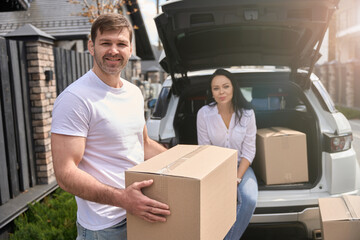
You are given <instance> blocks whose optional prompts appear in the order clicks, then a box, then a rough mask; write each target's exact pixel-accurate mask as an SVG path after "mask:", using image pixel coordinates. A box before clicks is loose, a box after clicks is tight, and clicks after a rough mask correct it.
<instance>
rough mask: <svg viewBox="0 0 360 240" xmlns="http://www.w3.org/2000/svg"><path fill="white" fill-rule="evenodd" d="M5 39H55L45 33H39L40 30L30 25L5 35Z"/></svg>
mask: <svg viewBox="0 0 360 240" xmlns="http://www.w3.org/2000/svg"><path fill="white" fill-rule="evenodd" d="M5 36H6V37H18V36H21V37H24V36H41V37H46V38H50V39H55V38H54V37H53V36H51V35H49V34H47V33H46V32H43V31H41V30H40V29H38V28H36V27H34V26H33V25H31V24H29V23H28V24H25V25H24V26H21V27H19V28H18V29H16V30H15V31H13V32H8V33H7V34H6V35H5Z"/></svg>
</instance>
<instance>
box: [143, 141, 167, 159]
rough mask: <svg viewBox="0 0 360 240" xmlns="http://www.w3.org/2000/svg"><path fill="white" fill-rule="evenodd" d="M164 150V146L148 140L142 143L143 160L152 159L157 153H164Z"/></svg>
mask: <svg viewBox="0 0 360 240" xmlns="http://www.w3.org/2000/svg"><path fill="white" fill-rule="evenodd" d="M166 150H167V149H166V148H165V147H164V146H162V145H161V144H159V143H158V142H156V141H154V140H152V139H150V138H149V139H148V140H147V141H145V142H144V154H145V156H144V158H145V160H147V159H149V158H152V157H154V156H156V155H158V154H159V153H162V152H165V151H166Z"/></svg>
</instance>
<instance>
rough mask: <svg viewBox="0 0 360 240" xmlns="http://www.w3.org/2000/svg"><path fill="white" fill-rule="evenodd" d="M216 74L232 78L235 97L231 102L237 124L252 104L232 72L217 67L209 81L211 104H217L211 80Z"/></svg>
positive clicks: (208, 94) (209, 100) (208, 93)
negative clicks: (244, 111) (242, 91)
mask: <svg viewBox="0 0 360 240" xmlns="http://www.w3.org/2000/svg"><path fill="white" fill-rule="evenodd" d="M216 76H225V77H227V78H228V79H230V81H231V84H232V87H233V98H232V99H231V102H232V105H233V108H234V112H235V124H236V123H240V120H241V117H242V115H243V110H244V109H252V105H251V104H250V103H249V102H248V101H247V100H246V99H245V97H244V95H243V94H242V93H241V91H240V88H239V86H238V83H237V81H236V80H235V78H234V75H233V74H232V73H231V72H229V71H227V70H225V69H222V68H220V69H217V70H216V71H215V72H214V73H213V74H212V75H211V77H210V80H209V83H208V91H207V100H208V102H209V106H215V105H216V104H217V103H216V101H215V99H214V98H213V96H212V91H211V82H212V80H213V79H214V77H216Z"/></svg>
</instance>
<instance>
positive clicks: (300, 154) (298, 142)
mask: <svg viewBox="0 0 360 240" xmlns="http://www.w3.org/2000/svg"><path fill="white" fill-rule="evenodd" d="M253 164H254V170H255V172H256V175H257V177H258V178H261V180H263V181H264V182H265V184H269V185H270V184H287V183H299V182H307V181H308V179H309V177H308V162H307V150H306V135H305V134H304V133H302V132H299V131H295V130H292V129H288V128H283V127H271V128H263V129H258V131H257V135H256V156H255V159H254V162H253Z"/></svg>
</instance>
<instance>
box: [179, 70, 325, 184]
mask: <svg viewBox="0 0 360 240" xmlns="http://www.w3.org/2000/svg"><path fill="white" fill-rule="evenodd" d="M270 75H271V74H270ZM250 78H251V77H250ZM207 79H208V77H207ZM248 80H249V79H248ZM206 81H207V80H206ZM190 82H191V80H190ZM201 82H202V83H201ZM239 85H240V88H241V91H242V93H243V95H244V96H245V98H246V99H247V100H248V101H250V102H251V103H252V105H253V107H254V111H255V117H256V125H257V128H258V129H260V128H268V127H287V128H290V129H293V130H297V131H300V132H303V133H305V134H306V144H307V160H308V173H309V181H308V182H305V183H296V184H278V185H266V184H264V182H262V181H261V180H259V178H258V184H259V190H262V189H266V190H280V189H281V190H285V189H309V188H312V187H313V186H314V185H315V184H316V183H317V181H318V180H319V179H318V177H319V176H321V172H320V171H321V146H320V144H319V143H320V142H321V141H320V138H319V134H318V133H319V129H318V127H317V126H318V124H317V118H316V115H315V113H314V111H313V110H312V108H311V105H310V104H309V103H308V101H307V99H306V97H305V95H304V93H303V90H301V88H300V87H299V86H298V85H296V84H295V83H291V82H290V81H289V80H288V79H287V81H281V78H280V81H277V82H274V81H271V82H270V81H263V80H262V81H261V82H259V81H254V80H251V81H247V80H244V79H243V77H239ZM187 86H189V87H188V88H185V89H184V91H182V93H181V95H180V99H179V104H178V108H177V112H176V115H175V119H174V129H175V132H176V136H177V139H176V142H177V143H180V144H197V133H196V114H197V111H198V110H199V109H200V108H201V107H202V106H203V105H205V104H208V102H207V100H206V87H207V82H204V80H196V84H187ZM289 158H291V156H289ZM255 174H256V172H255Z"/></svg>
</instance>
